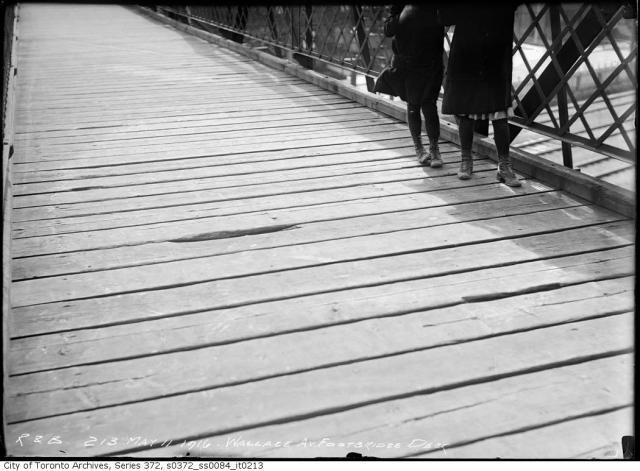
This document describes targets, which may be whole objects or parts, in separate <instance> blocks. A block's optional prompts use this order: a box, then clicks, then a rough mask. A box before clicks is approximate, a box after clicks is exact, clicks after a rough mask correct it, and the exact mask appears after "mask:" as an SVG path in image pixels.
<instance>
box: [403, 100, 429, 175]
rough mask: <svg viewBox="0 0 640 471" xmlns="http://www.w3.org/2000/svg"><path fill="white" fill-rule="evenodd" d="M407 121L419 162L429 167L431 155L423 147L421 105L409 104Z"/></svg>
mask: <svg viewBox="0 0 640 471" xmlns="http://www.w3.org/2000/svg"><path fill="white" fill-rule="evenodd" d="M407 120H408V121H409V131H410V132H411V138H412V139H413V145H414V147H415V149H416V157H417V158H418V162H420V163H421V164H424V165H427V164H428V163H429V161H428V158H429V154H428V153H427V151H426V150H425V149H424V146H423V145H422V119H421V118H420V105H415V104H411V103H407Z"/></svg>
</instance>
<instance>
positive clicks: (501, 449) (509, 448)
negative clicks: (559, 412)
mask: <svg viewBox="0 0 640 471" xmlns="http://www.w3.org/2000/svg"><path fill="white" fill-rule="evenodd" d="M630 366H631V365H629V369H631V368H630ZM616 372H618V370H617V369H612V370H610V371H609V375H611V374H615V373H616ZM620 373H621V374H624V375H625V376H627V375H628V374H629V372H628V371H620ZM601 381H602V382H603V383H606V382H608V381H607V380H606V379H605V378H601ZM591 387H592V388H594V389H596V388H598V387H599V385H598V384H593V385H592V386H591ZM623 387H624V386H623ZM626 387H627V388H628V387H629V385H626ZM611 408H612V409H614V410H613V411H612V412H601V410H602V409H601V410H600V411H594V412H593V413H585V414H584V415H585V417H581V418H576V419H572V420H558V423H554V424H553V425H548V426H546V427H540V428H532V429H531V430H527V431H523V432H520V433H512V434H508V435H505V436H501V437H495V438H487V439H485V440H481V441H478V442H476V443H473V444H471V445H467V446H462V447H456V448H449V449H448V450H447V453H446V455H445V454H444V452H442V451H438V450H436V451H434V452H432V453H429V454H425V455H417V456H416V458H418V459H424V458H438V459H442V458H452V459H469V458H471V459H473V458H481V457H482V458H489V459H494V458H501V459H581V460H591V459H598V460H620V459H622V458H623V454H622V437H623V436H625V435H626V436H633V406H631V405H629V406H627V407H623V406H613V407H611ZM605 410H606V409H605ZM445 449H446V447H445Z"/></svg>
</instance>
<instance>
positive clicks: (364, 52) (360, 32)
mask: <svg viewBox="0 0 640 471" xmlns="http://www.w3.org/2000/svg"><path fill="white" fill-rule="evenodd" d="M351 11H352V12H353V24H354V26H355V27H356V35H357V37H358V46H359V47H360V54H361V56H362V59H363V60H364V63H365V68H366V69H367V70H369V69H370V68H371V52H370V51H369V40H368V39H367V35H366V33H365V31H364V26H363V24H362V23H363V21H362V7H361V6H360V5H353V6H352V7H351ZM366 80H367V90H368V91H370V92H373V87H374V80H373V78H372V77H369V76H368V75H367V76H366Z"/></svg>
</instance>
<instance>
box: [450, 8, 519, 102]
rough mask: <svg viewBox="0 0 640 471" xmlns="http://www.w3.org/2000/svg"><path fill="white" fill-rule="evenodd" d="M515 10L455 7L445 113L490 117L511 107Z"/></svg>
mask: <svg viewBox="0 0 640 471" xmlns="http://www.w3.org/2000/svg"><path fill="white" fill-rule="evenodd" d="M452 8H453V7H452ZM514 10H515V5H514V4H506V5H502V4H498V5H496V6H489V5H484V4H483V5H472V6H469V5H466V6H464V5H457V6H456V7H455V11H454V14H453V15H451V16H453V17H454V18H455V22H454V23H455V25H456V26H455V32H454V35H453V41H452V43H451V51H450V54H449V63H448V66H447V74H446V75H447V76H446V79H445V84H444V98H443V100H442V113H444V114H457V115H469V114H488V113H493V112H496V111H504V110H507V109H508V108H509V107H510V106H512V95H511V67H512V62H511V61H512V59H511V54H512V41H513V23H514Z"/></svg>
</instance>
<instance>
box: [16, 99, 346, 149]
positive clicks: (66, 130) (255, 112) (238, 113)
mask: <svg viewBox="0 0 640 471" xmlns="http://www.w3.org/2000/svg"><path fill="white" fill-rule="evenodd" d="M349 103H351V102H349V101H348V100H347V99H345V98H343V97H338V96H335V97H328V98H326V99H325V100H323V101H322V102H319V103H296V104H288V103H285V104H281V103H279V102H278V103H274V104H273V106H272V107H271V108H262V109H248V110H238V109H230V110H212V109H209V110H199V111H192V112H189V111H188V110H185V111H183V112H180V113H170V114H161V115H155V116H146V117H138V118H136V117H127V116H122V117H119V118H118V119H116V118H111V119H103V120H97V119H96V120H93V121H84V122H82V123H75V124H74V123H67V124H66V125H65V124H63V123H51V122H43V123H41V124H39V125H38V124H32V125H27V124H23V125H22V126H21V127H20V129H21V133H20V134H22V135H23V136H25V138H26V139H29V138H30V136H32V137H33V138H37V137H40V136H48V135H66V136H68V135H73V134H74V133H75V132H88V133H95V132H96V130H97V129H103V130H104V129H113V128H116V129H117V128H120V127H124V128H126V127H127V126H144V125H145V124H147V123H149V124H150V125H153V124H155V123H158V124H165V125H170V124H179V123H187V124H188V123H190V122H193V121H196V122H197V121H199V120H203V119H224V118H225V117H229V118H231V117H240V118H241V117H249V116H271V115H274V114H278V113H281V112H283V110H286V111H289V112H293V111H296V110H298V111H302V110H314V109H318V110H324V109H331V108H333V107H343V106H345V105H347V104H349ZM52 126H54V127H52Z"/></svg>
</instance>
